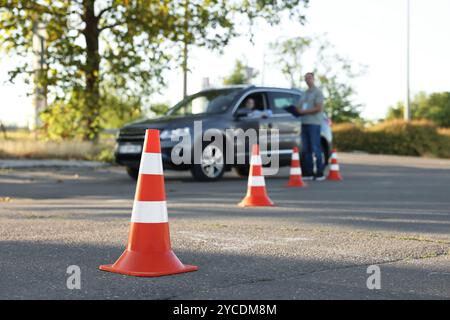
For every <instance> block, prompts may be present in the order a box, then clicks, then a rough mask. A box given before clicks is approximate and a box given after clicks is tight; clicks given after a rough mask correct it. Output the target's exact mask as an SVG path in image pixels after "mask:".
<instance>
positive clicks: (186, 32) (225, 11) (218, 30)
mask: <svg viewBox="0 0 450 320" xmlns="http://www.w3.org/2000/svg"><path fill="white" fill-rule="evenodd" d="M308 2H309V0H283V1H273V0H243V1H230V0H183V1H181V5H180V6H181V9H180V11H182V12H183V16H182V17H181V18H180V23H179V24H178V25H177V26H178V27H179V30H178V32H176V33H175V35H176V36H175V38H174V39H173V40H175V41H176V43H177V44H179V47H180V51H181V54H179V55H177V56H178V57H179V59H180V64H181V68H182V70H183V77H184V79H183V80H184V81H183V82H184V86H183V87H184V88H183V92H184V94H186V90H187V73H188V71H189V67H188V55H189V50H190V47H193V46H197V47H205V48H208V49H210V50H218V51H219V52H221V51H222V50H223V48H224V47H225V46H226V45H227V44H228V43H229V41H230V40H231V39H233V38H234V37H236V36H239V35H242V34H248V35H249V36H250V38H252V37H253V31H254V30H253V28H254V22H255V21H257V20H258V19H260V20H261V19H262V20H264V21H267V22H268V23H269V24H271V25H275V24H278V23H280V21H281V15H280V13H282V12H285V11H287V12H288V13H289V17H290V19H292V20H295V21H298V22H300V23H303V22H304V21H305V16H304V13H303V9H304V8H305V6H306V5H307V3H308ZM238 21H239V22H238ZM248 25H250V30H249V29H248V28H247V26H248ZM242 26H243V27H242Z"/></svg>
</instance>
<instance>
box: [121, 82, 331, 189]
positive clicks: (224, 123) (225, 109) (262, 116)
mask: <svg viewBox="0 0 450 320" xmlns="http://www.w3.org/2000/svg"><path fill="white" fill-rule="evenodd" d="M301 95H302V92H301V91H299V90H296V89H282V88H270V87H257V86H232V87H224V88H218V89H207V90H203V91H201V92H199V93H196V94H194V95H191V96H188V97H186V98H185V99H183V100H182V101H181V102H179V103H178V104H177V105H175V106H174V107H173V108H171V109H170V110H169V112H168V113H167V114H166V115H165V116H163V117H161V118H158V119H148V120H141V121H137V122H134V123H131V124H128V125H126V126H125V127H123V128H122V129H121V130H120V132H119V134H118V137H117V147H116V153H115V156H116V162H117V163H118V164H120V165H124V166H125V167H126V168H127V172H128V174H129V175H130V176H131V177H133V178H137V175H138V171H139V162H140V156H141V151H142V145H143V142H144V133H145V130H146V129H159V130H160V132H161V153H162V158H163V164H164V167H165V168H168V169H174V170H191V172H192V175H193V176H194V178H195V179H196V180H199V181H215V180H219V179H220V178H221V177H222V176H223V174H224V172H226V171H228V170H231V169H232V168H233V167H234V168H235V169H236V171H237V172H238V173H239V174H240V175H242V176H247V175H248V170H249V166H248V158H249V149H250V148H249V146H246V147H245V157H246V159H247V160H246V161H245V163H242V162H240V164H231V165H230V164H228V162H227V161H224V159H225V157H226V150H223V149H224V148H220V147H217V146H212V145H208V144H206V143H204V142H203V141H201V142H200V143H201V144H202V146H201V148H203V153H202V157H201V159H200V161H199V162H192V163H193V164H175V163H174V162H173V160H172V157H171V154H172V151H173V148H174V147H175V146H177V145H178V141H173V136H176V135H183V134H189V135H191V136H192V139H191V140H192V148H194V144H195V143H196V140H198V137H194V135H193V132H194V123H195V122H196V121H201V124H202V130H203V131H206V130H210V129H214V130H215V131H218V132H222V133H223V136H224V139H225V140H226V139H228V136H227V135H226V131H227V130H234V129H243V130H244V131H245V130H247V129H254V130H256V131H257V132H259V131H261V130H262V129H267V130H269V129H277V130H278V141H279V142H278V148H277V149H276V150H273V149H272V150H270V153H272V154H274V153H277V154H278V155H279V165H280V166H287V165H289V164H290V160H291V154H292V148H293V147H294V146H300V133H301V122H300V121H299V119H298V118H295V117H294V116H292V115H291V114H289V113H287V112H286V111H285V110H284V108H285V107H287V106H289V105H293V104H296V103H297V102H298V100H299V99H300V97H301ZM249 99H251V100H253V101H252V103H253V105H254V108H253V111H252V112H249V110H248V108H246V102H247V101H248V100H249ZM255 112H256V115H255ZM331 143H332V133H331V128H330V121H329V120H328V119H327V118H326V117H325V116H324V120H323V125H322V149H323V153H324V158H325V160H326V162H327V163H328V159H329V156H330V152H331ZM234 144H235V142H234V141H231V145H234ZM228 145H229V144H228ZM268 150H269V149H268ZM234 151H235V150H234Z"/></svg>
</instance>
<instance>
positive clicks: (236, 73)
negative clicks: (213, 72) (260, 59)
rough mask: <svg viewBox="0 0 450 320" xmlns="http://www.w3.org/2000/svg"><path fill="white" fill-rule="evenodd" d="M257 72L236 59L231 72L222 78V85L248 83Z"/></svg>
mask: <svg viewBox="0 0 450 320" xmlns="http://www.w3.org/2000/svg"><path fill="white" fill-rule="evenodd" d="M257 75H258V74H257V73H256V72H255V71H254V70H253V69H252V68H249V67H248V66H247V65H245V64H244V63H243V62H242V61H241V60H236V62H235V64H234V68H233V70H232V71H231V74H230V75H229V76H227V77H225V79H224V80H223V84H224V85H236V84H248V83H250V81H251V80H252V79H253V78H255V77H256V76H257Z"/></svg>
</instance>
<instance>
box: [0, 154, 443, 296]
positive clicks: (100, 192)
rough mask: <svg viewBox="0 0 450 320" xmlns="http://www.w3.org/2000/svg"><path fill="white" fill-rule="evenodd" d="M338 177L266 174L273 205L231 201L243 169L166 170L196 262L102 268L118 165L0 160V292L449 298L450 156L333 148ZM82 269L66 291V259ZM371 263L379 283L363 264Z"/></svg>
mask: <svg viewBox="0 0 450 320" xmlns="http://www.w3.org/2000/svg"><path fill="white" fill-rule="evenodd" d="M340 163H341V172H342V175H343V177H344V181H342V182H328V181H325V182H308V187H307V188H304V189H289V188H285V187H284V185H285V183H286V182H287V179H288V169H287V168H284V169H282V170H281V172H280V174H278V175H277V176H276V177H270V178H267V181H266V182H267V189H268V193H269V196H270V197H271V199H272V200H273V201H274V202H275V204H276V207H274V208H239V207H237V203H238V202H239V201H240V200H241V199H242V198H243V196H244V195H245V191H246V185H247V181H246V179H242V178H239V177H237V176H236V175H235V174H234V173H233V172H230V173H228V174H227V175H226V177H225V179H224V180H223V181H221V182H216V183H198V182H195V181H193V180H192V178H191V177H190V175H189V173H179V172H170V171H166V191H167V201H168V210H169V223H170V229H171V238H172V247H173V249H174V251H175V252H176V254H177V255H178V257H179V258H180V260H181V261H183V262H184V263H186V264H194V265H197V266H199V271H197V272H193V273H189V274H181V275H176V276H169V277H160V278H134V277H127V276H121V275H117V274H111V273H105V272H102V271H99V270H98V266H99V265H100V264H105V263H112V262H114V261H115V260H116V259H117V258H118V257H119V256H120V254H121V253H122V251H123V250H124V248H125V245H126V242H127V236H128V227H129V221H130V215H131V208H132V204H133V197H134V191H135V182H133V181H132V180H131V179H129V178H128V176H127V175H126V173H125V171H124V170H123V168H120V167H102V166H89V167H85V166H75V167H74V166H71V167H64V166H57V167H39V166H37V167H36V166H30V167H27V166H25V167H23V166H22V167H17V168H11V169H0V299H55V298H56V299H449V298H450V258H449V257H450V255H449V254H450V187H449V186H450V161H449V160H438V159H421V158H413V157H392V156H369V155H364V154H341V155H340ZM71 265H76V266H79V267H80V269H81V289H80V290H69V289H68V288H67V285H66V281H67V278H68V274H67V273H66V271H67V268H68V267H69V266H71ZM371 265H377V266H379V268H380V270H381V289H379V290H369V289H368V288H367V284H366V282H367V279H368V277H369V276H370V274H368V273H367V268H368V267H369V266H371Z"/></svg>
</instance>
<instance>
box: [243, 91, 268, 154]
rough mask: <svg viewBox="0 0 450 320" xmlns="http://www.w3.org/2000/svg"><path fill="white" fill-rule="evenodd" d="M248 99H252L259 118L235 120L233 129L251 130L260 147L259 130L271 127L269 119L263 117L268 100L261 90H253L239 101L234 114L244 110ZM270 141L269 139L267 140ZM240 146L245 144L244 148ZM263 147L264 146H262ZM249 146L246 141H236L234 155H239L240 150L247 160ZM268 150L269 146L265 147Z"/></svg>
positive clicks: (250, 117)
mask: <svg viewBox="0 0 450 320" xmlns="http://www.w3.org/2000/svg"><path fill="white" fill-rule="evenodd" d="M248 99H253V100H254V101H255V110H258V111H260V112H261V115H260V116H247V117H239V118H237V119H236V118H235V119H236V120H235V128H239V129H242V130H244V132H246V131H247V130H249V129H253V130H255V132H256V135H257V138H258V143H259V144H260V145H261V143H262V141H260V140H259V138H260V130H261V129H265V130H269V129H270V128H271V127H272V121H271V119H270V117H266V116H263V114H264V112H266V111H267V110H268V109H269V107H268V100H267V99H268V98H267V93H266V92H265V91H263V90H255V91H251V92H249V93H247V94H246V95H245V96H244V97H242V98H241V99H240V102H239V104H238V106H237V109H236V111H235V114H237V113H238V112H239V110H240V109H242V108H244V105H245V104H246V102H247V100H248ZM262 139H266V137H264V136H263V137H262ZM269 141H270V139H269ZM242 144H245V146H244V147H242ZM263 145H265V144H263ZM250 147H251V146H250V145H249V144H248V141H237V142H236V146H235V148H236V149H235V154H236V155H239V154H240V150H243V149H244V150H245V156H246V159H248V158H249V155H250V153H251V150H250ZM267 148H269V146H268V147H267ZM261 151H262V153H264V152H265V150H261Z"/></svg>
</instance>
